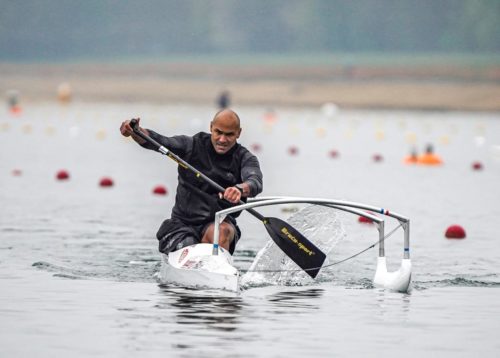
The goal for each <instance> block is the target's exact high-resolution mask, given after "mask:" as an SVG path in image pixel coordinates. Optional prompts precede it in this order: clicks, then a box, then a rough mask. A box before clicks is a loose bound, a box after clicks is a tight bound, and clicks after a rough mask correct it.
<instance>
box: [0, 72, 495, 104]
mask: <svg viewBox="0 0 500 358" xmlns="http://www.w3.org/2000/svg"><path fill="white" fill-rule="evenodd" d="M499 74H500V71H499V70H498V68H486V69H481V70H480V71H478V70H470V69H459V68H447V67H434V68H406V69H402V68H366V67H363V68H347V69H346V68H340V67H332V66H329V67H327V66H314V67H313V66H281V67H278V66H248V65H247V66H236V65H231V66H217V65H182V64H164V65H125V64H118V65H109V64H106V65H104V64H92V65H90V64H84V65H16V64H0V78H1V82H0V90H1V91H2V92H3V93H6V91H8V90H12V89H15V90H17V91H19V92H20V94H21V96H20V99H21V101H28V102H29V101H38V100H42V101H46V100H54V99H56V98H57V87H58V85H59V84H60V83H62V82H67V83H69V84H70V86H71V88H72V91H73V97H74V98H75V99H77V100H80V101H127V102H133V101H138V102H139V101H140V102H151V103H175V102H188V103H189V102H191V103H208V104H212V103H215V99H216V98H217V96H218V94H219V93H220V91H222V90H224V89H227V90H229V91H230V92H231V99H232V103H233V104H234V105H263V106H268V107H273V106H281V105H287V106H321V105H322V104H324V103H327V102H332V103H335V104H337V105H338V106H339V107H344V108H366V109H368V108H384V109H390V108H393V109H424V110H466V111H500V79H499V78H498V77H500V75H499Z"/></svg>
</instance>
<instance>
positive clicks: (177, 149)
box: [141, 129, 193, 158]
mask: <svg viewBox="0 0 500 358" xmlns="http://www.w3.org/2000/svg"><path fill="white" fill-rule="evenodd" d="M148 132H149V136H150V137H151V138H152V139H154V140H155V141H157V142H158V143H160V144H161V145H162V146H164V147H165V148H167V149H168V150H171V151H172V152H173V153H174V154H176V155H178V156H179V157H181V158H184V157H185V156H186V154H187V153H188V152H189V151H190V149H191V146H192V142H193V138H192V137H189V136H185V135H179V136H173V137H165V136H163V135H161V134H158V133H156V132H155V131H153V130H151V129H148ZM141 146H142V147H144V148H146V149H151V150H155V151H158V150H157V148H155V146H154V145H152V144H150V143H149V142H146V143H143V144H141Z"/></svg>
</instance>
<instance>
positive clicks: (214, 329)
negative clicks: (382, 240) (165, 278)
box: [0, 103, 500, 357]
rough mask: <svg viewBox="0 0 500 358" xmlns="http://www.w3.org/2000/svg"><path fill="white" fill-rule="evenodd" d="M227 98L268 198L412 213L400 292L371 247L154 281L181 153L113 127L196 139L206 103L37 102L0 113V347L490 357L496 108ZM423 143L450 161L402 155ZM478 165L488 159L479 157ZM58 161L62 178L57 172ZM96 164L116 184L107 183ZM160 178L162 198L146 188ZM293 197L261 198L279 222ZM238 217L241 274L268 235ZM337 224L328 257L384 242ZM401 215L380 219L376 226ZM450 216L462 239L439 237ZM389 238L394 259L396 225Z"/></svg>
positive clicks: (350, 220)
mask: <svg viewBox="0 0 500 358" xmlns="http://www.w3.org/2000/svg"><path fill="white" fill-rule="evenodd" d="M236 110H237V111H238V113H239V114H240V117H241V118H242V126H243V133H242V137H241V138H240V142H241V143H243V144H244V145H246V146H247V147H252V148H256V149H257V145H258V146H260V150H259V151H258V152H257V155H258V156H259V159H260V162H261V166H262V169H263V172H264V183H265V190H264V193H263V195H292V196H307V197H322V198H334V199H343V200H349V201H356V202H361V203H366V204H369V205H374V206H380V207H384V208H387V209H390V210H392V211H396V212H398V213H400V214H402V215H405V216H407V217H409V218H410V220H411V231H410V232H411V237H410V240H411V257H412V263H413V277H412V280H413V282H412V285H411V290H410V292H409V293H405V294H402V293H396V292H391V291H387V290H383V289H379V288H374V287H373V285H372V284H371V280H372V278H373V274H374V271H375V265H376V256H377V249H376V248H375V249H371V250H368V251H367V252H365V253H363V254H361V255H359V256H357V257H356V258H354V259H352V260H349V261H347V262H345V263H342V264H339V265H335V266H331V267H328V268H326V269H325V270H324V271H322V272H321V274H320V275H319V276H318V280H316V281H313V280H310V279H306V278H303V279H302V278H300V279H298V280H294V281H291V282H289V283H286V282H285V283H284V282H283V281H276V282H274V283H273V282H268V283H267V284H249V285H246V286H245V287H244V289H243V290H242V291H241V292H240V293H237V294H236V293H226V292H217V291H209V290H188V289H183V288H179V287H165V286H160V285H159V284H158V283H157V281H156V278H155V273H156V272H157V271H158V269H159V264H160V258H159V255H158V253H157V251H156V249H157V242H156V239H155V238H154V234H155V233H156V230H157V228H158V226H159V225H160V223H161V221H162V220H163V219H164V218H166V217H167V216H169V213H170V209H171V207H172V204H173V197H174V195H173V193H174V192H175V185H176V176H177V174H176V166H175V164H174V163H173V162H171V161H170V160H169V159H167V158H166V157H163V156H161V155H159V154H157V153H154V152H152V151H147V150H143V149H142V148H140V147H139V146H137V145H136V144H135V143H133V142H132V141H130V140H128V139H125V138H123V137H121V136H120V135H119V131H118V127H119V125H120V123H121V121H122V120H124V119H129V118H131V117H137V116H140V117H141V118H142V120H141V121H142V125H143V126H145V127H149V128H153V129H156V130H157V131H159V132H161V133H164V134H194V133H196V132H198V131H201V130H207V129H208V125H209V120H210V118H211V117H212V116H213V113H214V112H215V109H214V108H211V107H209V106H205V107H204V106H190V105H176V106H157V105H148V104H123V103H120V104H112V103H109V104H103V103H101V104H97V103H96V104H90V103H86V104H84V103H74V104H71V105H66V106H60V105H58V104H56V103H31V104H27V105H26V106H25V108H24V111H23V113H22V114H21V115H18V116H13V115H10V114H9V113H7V111H4V112H2V114H1V115H0V202H1V206H0V287H1V290H0V317H1V320H0V356H2V357H27V356H36V357H54V356H71V357H84V356H93V357H115V356H120V357H160V356H161V357H214V356H218V357H289V356H290V357H294V356H301V357H302V356H303V357H315V356H325V357H332V356H349V357H351V356H385V357H396V356H401V355H405V356H411V357H421V356H422V355H430V356H442V357H447V356H450V357H451V356H453V357H465V356H472V355H480V356H483V357H496V356H497V355H498V352H499V351H500V341H499V340H498V331H499V330H500V319H499V317H500V290H499V288H500V249H499V247H498V244H497V242H496V241H497V240H498V239H499V238H500V236H499V234H498V230H499V228H498V218H499V217H500V208H499V204H500V190H499V187H498V183H499V182H500V181H499V179H500V114H498V113H481V114H480V113H462V112H460V113H459V112H422V113H421V112H405V111H347V110H346V111H340V112H338V113H333V112H329V111H328V108H324V109H321V108H276V109H275V111H274V112H273V113H274V114H273V116H271V115H269V114H267V115H266V111H267V109H266V108H259V107H241V108H236ZM427 143H432V144H434V148H435V152H436V153H437V154H438V155H439V156H441V158H442V159H443V161H444V165H442V166H440V167H425V166H409V165H405V164H403V158H404V157H405V156H406V155H407V154H408V153H409V151H410V150H411V148H412V147H416V148H417V149H418V150H419V151H420V152H421V151H422V150H423V149H424V147H425V145H426V144H427ZM291 146H295V149H296V150H297V154H296V155H290V154H289V149H290V147H291ZM332 150H335V151H337V153H338V155H337V156H336V157H332V156H330V155H329V153H330V152H331V151H332ZM375 154H379V155H381V156H382V158H383V160H381V161H378V162H377V161H374V160H373V157H374V155H375ZM475 161H478V162H480V163H482V165H483V166H484V167H483V170H479V171H477V170H472V163H473V162H475ZM60 169H65V170H67V171H68V172H69V174H70V179H69V180H67V181H57V180H56V179H55V175H56V173H57V171H58V170H60ZM16 170H17V172H16ZM104 176H109V177H111V178H112V179H113V180H114V183H115V185H114V186H113V187H111V188H101V187H99V185H98V183H99V180H100V179H101V178H102V177H104ZM158 184H163V185H166V186H167V188H168V190H169V193H168V195H167V196H156V195H153V194H152V189H153V187H154V186H156V185H158ZM300 208H302V207H300ZM300 208H299V207H294V206H287V207H282V208H274V209H272V208H271V209H266V210H269V211H270V212H271V213H273V214H274V215H275V216H280V217H281V218H283V219H286V218H287V217H288V216H290V215H292V214H291V213H290V211H294V210H296V209H300ZM263 211H265V210H263ZM293 215H300V212H299V213H297V212H295V213H293ZM239 223H240V226H241V228H242V230H243V232H244V234H243V235H244V236H243V239H242V241H241V242H240V243H239V245H238V247H237V251H236V253H235V264H236V266H237V267H239V268H240V269H241V270H242V271H243V272H245V270H247V269H248V268H249V267H250V264H251V263H252V261H253V258H254V257H255V255H256V253H257V252H258V251H259V250H260V249H261V248H262V247H263V246H264V245H265V244H266V243H267V241H268V240H269V238H268V236H267V234H266V232H265V229H264V228H263V226H262V225H261V224H260V223H259V222H258V221H256V220H255V219H254V218H253V217H251V216H250V215H248V214H242V215H241V217H240V219H239ZM336 223H337V225H341V226H342V228H343V229H342V230H343V231H344V232H345V233H344V235H343V236H342V237H341V238H339V239H338V240H337V243H336V245H335V247H333V249H332V252H331V254H330V255H329V259H330V262H335V261H338V260H341V259H343V258H345V257H348V256H350V255H351V254H353V253H356V252H358V251H360V250H362V249H364V248H366V247H368V246H370V245H371V244H373V242H375V241H376V240H377V231H376V229H375V228H374V227H373V226H371V225H369V224H360V223H358V221H357V218H356V217H355V216H352V215H347V214H346V215H339V217H338V218H337V219H336ZM396 224H397V223H395V222H394V221H392V222H391V221H390V220H388V221H387V223H386V232H389V231H390V230H391V229H392V228H394V227H396V226H397V225H396ZM452 224H460V225H462V226H463V227H464V228H465V230H466V232H467V237H466V239H464V240H448V239H445V237H444V232H445V230H446V228H447V227H448V226H450V225H452ZM324 225H332V224H331V223H330V224H329V223H325V224H324ZM320 229H321V230H323V231H324V232H328V229H330V227H328V226H324V227H322V228H320ZM331 229H332V230H333V227H332V228H331ZM336 235H337V234H336ZM386 245H387V256H388V262H389V268H390V269H391V270H394V269H396V268H397V267H398V265H399V262H400V260H401V258H402V251H403V250H402V232H401V230H398V231H396V233H395V234H394V235H393V236H391V237H389V238H388V239H387V242H386Z"/></svg>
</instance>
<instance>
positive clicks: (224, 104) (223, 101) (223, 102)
mask: <svg viewBox="0 0 500 358" xmlns="http://www.w3.org/2000/svg"><path fill="white" fill-rule="evenodd" d="M230 102H231V100H230V94H229V91H222V92H221V93H220V94H219V97H218V98H217V105H218V106H219V109H225V108H228V107H229V106H230Z"/></svg>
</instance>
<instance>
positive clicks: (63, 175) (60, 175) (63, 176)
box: [56, 169, 69, 180]
mask: <svg viewBox="0 0 500 358" xmlns="http://www.w3.org/2000/svg"><path fill="white" fill-rule="evenodd" d="M56 179H57V180H68V179H69V173H68V171H67V170H64V169H62V170H59V171H58V172H57V174H56Z"/></svg>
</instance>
